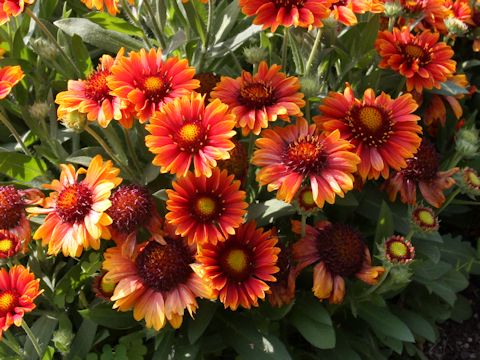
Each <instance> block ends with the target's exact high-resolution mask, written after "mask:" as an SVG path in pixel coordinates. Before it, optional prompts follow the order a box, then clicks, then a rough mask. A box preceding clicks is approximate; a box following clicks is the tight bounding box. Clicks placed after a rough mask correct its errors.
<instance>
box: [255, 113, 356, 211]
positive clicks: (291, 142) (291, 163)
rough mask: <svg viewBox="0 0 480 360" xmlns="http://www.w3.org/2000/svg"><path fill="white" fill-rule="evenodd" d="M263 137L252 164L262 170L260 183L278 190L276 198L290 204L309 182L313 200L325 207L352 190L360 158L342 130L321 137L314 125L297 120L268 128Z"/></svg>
mask: <svg viewBox="0 0 480 360" xmlns="http://www.w3.org/2000/svg"><path fill="white" fill-rule="evenodd" d="M262 136H263V137H262V138H260V139H258V140H257V141H256V145H257V147H258V150H256V151H255V153H254V154H253V158H252V163H253V164H254V165H257V166H259V167H260V171H259V172H258V173H257V181H258V182H259V183H260V184H261V185H268V188H267V189H268V190H269V191H273V190H278V192H277V198H279V199H281V200H284V201H285V202H291V201H292V199H293V198H294V196H295V194H296V192H297V191H298V189H299V188H300V186H301V184H302V182H304V181H308V180H309V181H310V186H311V189H312V196H313V199H314V201H315V202H316V203H317V205H318V206H319V207H323V205H324V203H325V201H327V202H328V203H329V204H333V203H334V202H335V195H339V196H341V197H343V196H344V194H345V193H346V192H347V191H349V190H351V189H352V188H353V175H352V173H354V172H355V171H356V170H357V164H358V163H359V162H360V159H359V157H358V156H357V155H355V154H354V153H353V152H351V151H350V149H352V147H353V146H352V144H350V142H348V141H346V140H342V139H341V138H340V132H339V131H334V132H332V133H331V134H329V135H328V136H325V135H323V134H322V135H319V134H318V133H317V131H316V126H315V124H313V125H308V123H307V121H306V120H304V119H298V120H297V124H296V125H288V126H286V127H283V128H281V127H275V128H274V129H267V130H265V131H263V133H262Z"/></svg>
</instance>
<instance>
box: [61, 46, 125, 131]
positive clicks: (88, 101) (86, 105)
mask: <svg viewBox="0 0 480 360" xmlns="http://www.w3.org/2000/svg"><path fill="white" fill-rule="evenodd" d="M122 57H123V48H122V49H120V51H119V52H118V54H117V57H116V58H115V59H113V58H112V57H111V56H110V55H103V56H102V57H101V58H100V63H99V64H98V67H97V69H96V70H95V71H94V72H92V73H91V74H90V75H89V76H88V77H87V79H86V80H69V81H68V90H67V91H62V92H60V93H58V95H57V97H56V99H55V102H56V103H57V104H59V105H60V106H59V107H58V110H57V116H58V118H59V119H64V118H65V117H66V116H67V114H69V113H71V112H73V111H78V112H80V113H83V114H86V115H87V119H88V120H89V121H95V120H96V121H98V124H99V125H100V126H101V127H103V128H106V127H107V126H108V124H109V123H110V121H112V120H113V119H115V120H119V121H120V123H121V124H122V125H123V126H125V127H126V128H130V127H131V126H132V123H133V118H132V114H130V112H129V111H128V110H127V109H126V107H127V106H126V105H125V104H122V101H121V100H120V98H119V97H116V96H113V95H111V94H110V88H109V87H108V86H107V77H108V76H109V75H110V74H111V71H110V70H111V68H112V66H113V65H115V64H116V63H118V61H119V59H121V58H122Z"/></svg>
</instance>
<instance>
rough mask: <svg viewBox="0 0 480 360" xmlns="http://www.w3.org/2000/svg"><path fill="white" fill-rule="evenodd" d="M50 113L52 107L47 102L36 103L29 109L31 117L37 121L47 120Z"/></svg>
mask: <svg viewBox="0 0 480 360" xmlns="http://www.w3.org/2000/svg"><path fill="white" fill-rule="evenodd" d="M49 111H50V106H48V104H47V103H45V102H34V103H33V104H32V105H31V106H30V108H29V109H28V112H29V113H30V115H31V116H32V117H33V118H34V119H37V120H43V119H45V118H46V117H47V116H48V113H49Z"/></svg>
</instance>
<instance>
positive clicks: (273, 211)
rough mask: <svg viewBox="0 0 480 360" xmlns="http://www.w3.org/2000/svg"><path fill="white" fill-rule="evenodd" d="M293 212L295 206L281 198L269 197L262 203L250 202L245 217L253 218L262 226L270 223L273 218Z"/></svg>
mask: <svg viewBox="0 0 480 360" xmlns="http://www.w3.org/2000/svg"><path fill="white" fill-rule="evenodd" d="M294 213H295V208H294V207H293V206H292V205H290V204H287V203H286V202H284V201H281V200H277V199H270V200H267V201H265V202H264V203H255V204H250V206H249V207H248V213H247V219H248V220H255V221H256V222H257V224H258V225H259V226H263V225H266V224H268V223H270V222H271V221H272V220H273V219H278V218H280V217H282V216H287V215H292V214H294Z"/></svg>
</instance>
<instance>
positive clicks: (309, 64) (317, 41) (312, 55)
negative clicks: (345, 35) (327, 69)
mask: <svg viewBox="0 0 480 360" xmlns="http://www.w3.org/2000/svg"><path fill="white" fill-rule="evenodd" d="M321 40H322V29H320V28H318V29H317V36H316V37H315V42H314V43H313V46H312V51H310V55H309V56H308V60H307V64H306V65H305V75H308V73H309V72H310V68H311V67H312V64H313V59H314V58H315V55H316V53H317V51H318V47H319V46H320V44H321Z"/></svg>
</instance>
